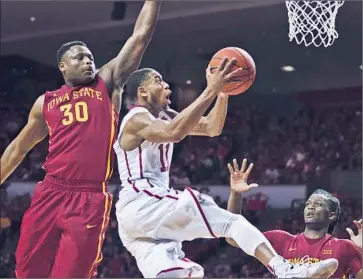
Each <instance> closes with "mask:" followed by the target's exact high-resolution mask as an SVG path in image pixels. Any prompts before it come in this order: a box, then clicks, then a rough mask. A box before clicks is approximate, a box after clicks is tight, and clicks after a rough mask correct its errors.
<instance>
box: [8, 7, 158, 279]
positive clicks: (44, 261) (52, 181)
mask: <svg viewBox="0 0 363 279" xmlns="http://www.w3.org/2000/svg"><path fill="white" fill-rule="evenodd" d="M159 10H160V2H159V1H146V2H145V3H144V6H143V8H142V10H141V12H140V14H139V17H138V19H137V21H136V24H135V28H134V32H133V34H132V36H131V37H130V38H129V39H128V41H127V42H126V43H125V45H124V46H123V48H122V50H121V51H120V53H119V54H118V55H117V57H115V58H114V59H112V60H111V61H110V62H108V63H107V64H106V65H104V66H103V67H102V68H101V69H100V70H99V72H98V73H96V70H95V64H94V59H93V55H92V53H91V51H90V50H89V49H88V48H87V46H86V45H85V44H84V43H83V42H80V41H74V42H69V43H66V44H64V45H62V46H61V48H60V49H59V50H58V52H57V59H58V65H59V70H60V71H61V72H62V74H63V77H64V81H65V85H63V86H62V87H61V88H59V89H58V90H55V91H52V92H46V93H45V94H44V95H41V96H40V97H39V98H38V99H37V100H36V102H35V104H34V105H33V108H32V109H31V112H30V115H29V119H28V122H27V124H26V125H25V127H24V128H23V129H22V131H21V132H20V134H19V135H18V136H17V137H16V138H15V139H14V140H13V141H12V143H11V144H10V145H9V146H8V147H7V149H6V150H5V152H4V154H3V155H2V157H1V184H2V183H3V182H4V181H5V179H6V178H7V177H8V176H9V175H10V174H11V173H12V172H13V171H14V170H15V169H16V167H17V166H18V165H19V164H20V163H21V161H22V160H23V158H24V157H25V156H26V154H27V153H28V152H29V151H30V150H31V149H32V148H33V147H34V146H35V145H36V144H37V143H38V142H40V141H41V140H43V139H44V138H45V137H46V136H47V135H48V134H49V154H48V156H47V159H46V162H45V164H44V166H43V168H44V169H45V171H46V176H45V178H44V180H43V181H41V182H39V183H38V184H37V185H36V187H35V191H34V196H33V199H32V203H31V206H30V207H29V209H28V210H27V211H26V213H25V215H24V217H23V220H22V225H21V232H20V239H19V243H18V247H17V251H16V276H17V277H19V278H22V277H26V278H36V277H38V278H46V277H52V278H62V277H63V278H77V277H78V278H80V277H82V278H86V277H91V276H96V274H97V272H96V270H97V266H98V265H99V263H100V262H101V261H102V253H101V248H102V244H103V241H104V237H105V232H106V229H107V227H108V221H109V214H110V210H111V206H112V196H111V194H110V193H108V191H107V183H108V180H109V178H110V176H111V174H112V167H113V153H112V145H113V143H114V141H115V139H116V138H115V135H117V131H116V129H117V123H118V112H119V110H120V106H121V104H120V103H121V101H120V100H121V88H122V87H123V85H124V83H125V81H126V79H127V78H128V77H129V75H130V74H131V73H132V72H133V71H135V70H136V69H137V68H138V67H139V64H140V61H141V58H142V56H143V53H144V51H145V49H146V48H147V46H148V44H149V42H150V40H151V38H152V34H153V31H154V28H155V25H156V21H157V18H158V14H159Z"/></svg>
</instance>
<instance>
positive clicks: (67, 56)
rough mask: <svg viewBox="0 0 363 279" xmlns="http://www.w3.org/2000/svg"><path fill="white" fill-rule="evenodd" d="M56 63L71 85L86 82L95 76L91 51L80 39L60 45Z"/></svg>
mask: <svg viewBox="0 0 363 279" xmlns="http://www.w3.org/2000/svg"><path fill="white" fill-rule="evenodd" d="M57 63H58V67H59V70H60V71H61V72H62V74H63V77H64V79H65V80H66V81H69V82H70V83H72V84H73V85H82V84H87V83H89V82H91V81H93V79H94V77H95V72H96V68H95V63H94V59H93V55H92V52H91V51H90V50H89V49H88V47H87V46H86V44H85V43H84V42H81V41H72V42H68V43H65V44H63V45H61V47H60V48H59V49H58V51H57Z"/></svg>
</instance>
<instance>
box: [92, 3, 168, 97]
mask: <svg viewBox="0 0 363 279" xmlns="http://www.w3.org/2000/svg"><path fill="white" fill-rule="evenodd" d="M160 6H161V1H145V3H144V6H143V7H142V9H141V11H140V14H139V16H138V18H137V20H136V23H135V27H134V31H133V33H132V35H131V37H130V38H129V39H128V40H127V41H126V43H125V45H124V46H123V47H122V49H121V51H120V52H119V54H118V55H117V56H116V57H115V58H114V59H112V60H111V61H110V62H108V63H107V64H106V65H104V66H103V67H102V68H101V69H100V72H99V75H100V76H101V77H102V78H103V80H105V82H106V83H107V84H108V85H109V89H110V90H111V91H113V92H114V93H115V92H118V91H114V90H115V89H117V88H121V87H123V85H124V84H125V82H126V80H127V78H128V77H129V76H130V74H131V73H132V72H134V71H136V70H137V68H138V67H139V65H140V62H141V59H142V56H143V55H144V52H145V50H146V48H147V46H148V45H149V43H150V41H151V38H152V35H153V33H154V29H155V26H156V21H157V19H158V16H159V10H160Z"/></svg>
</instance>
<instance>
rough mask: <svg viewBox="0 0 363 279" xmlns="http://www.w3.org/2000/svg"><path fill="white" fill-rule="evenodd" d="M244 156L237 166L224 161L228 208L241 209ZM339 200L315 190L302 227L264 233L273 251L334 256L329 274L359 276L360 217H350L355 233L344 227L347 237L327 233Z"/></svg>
mask: <svg viewBox="0 0 363 279" xmlns="http://www.w3.org/2000/svg"><path fill="white" fill-rule="evenodd" d="M245 166H246V160H243V163H242V167H241V169H239V166H238V164H237V161H236V160H233V167H232V165H231V164H228V169H229V171H230V173H231V182H230V183H231V193H230V196H229V200H228V211H230V212H233V213H240V212H241V204H242V193H244V192H247V191H248V190H249V189H250V188H251V187H250V185H247V183H246V177H245V176H244V172H243V170H244V169H245ZM339 213H340V202H339V200H338V199H337V198H335V197H333V196H332V195H331V194H330V193H328V192H327V191H324V190H316V191H315V192H314V193H313V194H312V195H311V196H310V197H309V199H308V200H307V202H306V205H305V209H304V219H305V225H306V227H305V231H304V232H303V233H301V234H298V235H291V234H290V233H288V232H286V231H281V230H275V231H267V232H265V233H264V235H265V237H266V238H267V239H268V240H269V241H270V242H271V244H272V246H273V247H274V248H275V250H276V252H277V253H278V254H280V255H281V256H282V257H284V258H286V259H288V260H289V261H290V262H292V263H297V262H308V263H314V262H319V261H321V260H325V259H328V258H335V259H337V260H338V262H339V266H338V268H337V270H336V271H335V273H334V274H333V275H331V277H332V278H347V277H348V275H354V276H355V277H356V278H362V253H361V251H360V250H361V248H362V220H360V221H354V223H355V224H356V226H357V228H358V235H354V233H353V232H352V230H351V229H347V231H348V233H349V234H350V237H351V240H348V239H338V238H336V237H334V236H332V235H331V234H332V233H333V231H334V227H335V224H336V223H337V222H338V218H339ZM227 242H228V243H229V244H231V245H232V246H235V247H238V245H237V244H236V243H235V242H234V241H233V239H227Z"/></svg>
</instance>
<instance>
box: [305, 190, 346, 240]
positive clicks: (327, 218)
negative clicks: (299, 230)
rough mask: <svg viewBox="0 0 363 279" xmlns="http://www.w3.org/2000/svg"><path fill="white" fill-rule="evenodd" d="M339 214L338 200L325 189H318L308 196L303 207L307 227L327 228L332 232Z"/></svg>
mask: <svg viewBox="0 0 363 279" xmlns="http://www.w3.org/2000/svg"><path fill="white" fill-rule="evenodd" d="M339 215H340V202H339V200H338V199H337V198H336V197H334V196H332V195H331V194H330V193H329V192H327V191H325V190H321V189H318V190H316V191H315V192H314V193H312V195H311V196H310V197H309V199H308V200H307V202H306V205H305V209H304V219H305V224H306V226H307V227H308V228H311V229H314V230H321V229H323V228H327V232H328V233H333V231H334V227H335V225H336V223H337V222H338V219H339Z"/></svg>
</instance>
